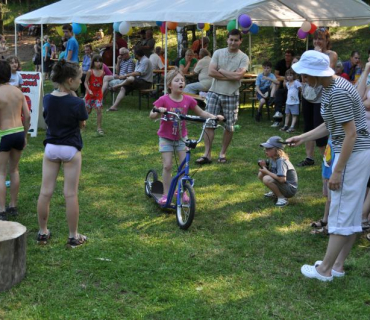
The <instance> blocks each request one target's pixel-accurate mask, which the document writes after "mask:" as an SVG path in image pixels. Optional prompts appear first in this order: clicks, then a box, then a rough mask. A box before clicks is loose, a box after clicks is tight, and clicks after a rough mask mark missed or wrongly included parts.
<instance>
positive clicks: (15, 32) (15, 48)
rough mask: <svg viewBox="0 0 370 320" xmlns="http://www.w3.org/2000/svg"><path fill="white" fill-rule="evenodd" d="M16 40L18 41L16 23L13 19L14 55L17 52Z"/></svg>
mask: <svg viewBox="0 0 370 320" xmlns="http://www.w3.org/2000/svg"><path fill="white" fill-rule="evenodd" d="M17 42H18V33H17V24H16V23H15V21H14V55H15V56H17V52H18V50H17V49H18V48H17Z"/></svg>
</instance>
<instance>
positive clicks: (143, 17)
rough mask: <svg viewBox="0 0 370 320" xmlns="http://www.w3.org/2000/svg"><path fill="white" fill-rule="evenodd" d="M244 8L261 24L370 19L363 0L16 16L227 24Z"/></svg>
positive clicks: (126, 4)
mask: <svg viewBox="0 0 370 320" xmlns="http://www.w3.org/2000/svg"><path fill="white" fill-rule="evenodd" d="M242 13H247V14H249V15H250V16H251V17H252V19H253V21H254V22H255V23H257V24H258V25H260V26H277V27H283V26H284V27H300V26H301V24H302V22H303V21H305V20H308V21H310V22H313V23H315V24H316V25H320V26H355V25H356V26H358V25H364V24H369V23H370V7H369V6H368V5H366V4H365V3H364V2H363V1H360V0H325V1H322V0H321V1H320V0H232V1H225V0H201V1H199V0H141V1H138V0H124V1H123V0H106V1H101V0H80V1H76V0H62V1H59V2H56V3H54V4H51V5H49V6H46V7H43V8H41V9H38V10H35V11H32V12H30V13H27V14H24V15H22V16H20V17H18V18H16V19H15V23H19V24H61V23H70V22H77V23H87V24H101V23H112V22H116V21H130V22H132V24H133V25H134V26H135V25H141V26H143V25H146V24H148V25H149V24H153V22H154V21H174V22H180V23H198V22H208V23H211V24H216V25H224V24H226V23H227V22H228V21H229V20H231V19H235V18H236V17H238V16H239V15H240V14H242Z"/></svg>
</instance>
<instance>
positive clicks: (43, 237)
mask: <svg viewBox="0 0 370 320" xmlns="http://www.w3.org/2000/svg"><path fill="white" fill-rule="evenodd" d="M50 238H51V232H50V230H49V233H47V234H41V233H40V232H38V234H37V238H36V240H37V243H38V244H39V245H45V244H47V243H48V241H49V240H50Z"/></svg>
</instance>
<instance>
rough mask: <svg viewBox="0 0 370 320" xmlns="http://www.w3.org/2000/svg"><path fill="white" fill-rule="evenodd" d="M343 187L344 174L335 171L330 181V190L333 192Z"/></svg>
mask: <svg viewBox="0 0 370 320" xmlns="http://www.w3.org/2000/svg"><path fill="white" fill-rule="evenodd" d="M341 185H342V174H341V173H340V172H336V171H335V170H334V171H333V173H332V174H331V177H330V179H329V189H330V190H333V191H335V190H339V189H340V188H341Z"/></svg>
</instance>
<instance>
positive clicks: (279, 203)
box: [275, 198, 288, 207]
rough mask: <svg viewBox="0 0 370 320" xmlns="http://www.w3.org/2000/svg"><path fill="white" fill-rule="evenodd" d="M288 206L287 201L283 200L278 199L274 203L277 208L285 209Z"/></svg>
mask: <svg viewBox="0 0 370 320" xmlns="http://www.w3.org/2000/svg"><path fill="white" fill-rule="evenodd" d="M287 204H288V200H287V199H285V198H278V200H277V201H276V203H275V206H277V207H285V206H286V205H287Z"/></svg>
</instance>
